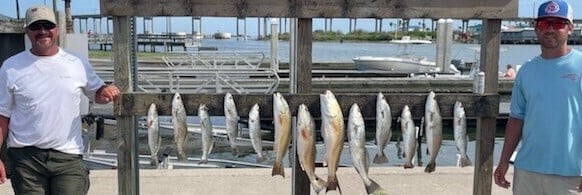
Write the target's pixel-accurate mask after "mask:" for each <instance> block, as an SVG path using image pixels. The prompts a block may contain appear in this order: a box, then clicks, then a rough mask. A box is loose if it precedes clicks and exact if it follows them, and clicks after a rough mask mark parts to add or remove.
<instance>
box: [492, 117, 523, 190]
mask: <svg viewBox="0 0 582 195" xmlns="http://www.w3.org/2000/svg"><path fill="white" fill-rule="evenodd" d="M522 128H523V120H521V119H518V118H514V117H509V120H508V121H507V126H506V127H505V138H504V143H503V149H502V150H501V157H500V158H499V163H497V168H496V169H495V172H494V174H493V177H494V180H495V184H497V185H498V186H500V187H503V188H509V186H510V185H511V183H510V182H509V181H507V180H506V179H505V174H506V173H507V169H508V168H509V159H510V158H511V155H512V154H513V151H515V148H516V147H517V144H519V140H521V133H522Z"/></svg>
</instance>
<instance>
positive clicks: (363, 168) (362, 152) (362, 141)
mask: <svg viewBox="0 0 582 195" xmlns="http://www.w3.org/2000/svg"><path fill="white" fill-rule="evenodd" d="M347 131H348V140H349V142H350V154H351V156H352V164H353V165H354V168H355V169H356V171H357V172H358V174H359V175H360V177H361V178H362V181H363V182H364V186H366V193H367V194H387V193H386V191H385V190H384V189H382V187H380V185H379V184H378V183H376V181H374V180H372V179H371V178H370V176H369V175H368V170H369V168H370V159H369V156H368V150H366V125H365V124H364V118H363V117H362V113H361V111H360V107H359V106H358V104H353V105H352V107H351V108H350V115H349V118H348V129H347Z"/></svg>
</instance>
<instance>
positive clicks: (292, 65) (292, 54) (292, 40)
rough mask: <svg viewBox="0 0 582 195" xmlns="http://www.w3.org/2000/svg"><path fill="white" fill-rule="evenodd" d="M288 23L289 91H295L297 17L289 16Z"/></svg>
mask: <svg viewBox="0 0 582 195" xmlns="http://www.w3.org/2000/svg"><path fill="white" fill-rule="evenodd" d="M289 25H290V27H289V29H290V30H289V93H297V18H290V19H289Z"/></svg>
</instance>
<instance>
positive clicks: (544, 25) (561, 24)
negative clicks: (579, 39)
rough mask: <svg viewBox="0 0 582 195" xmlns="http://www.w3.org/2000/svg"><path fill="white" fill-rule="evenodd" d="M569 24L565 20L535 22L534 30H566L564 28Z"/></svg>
mask: <svg viewBox="0 0 582 195" xmlns="http://www.w3.org/2000/svg"><path fill="white" fill-rule="evenodd" d="M569 24H570V22H568V21H565V20H553V21H548V20H539V21H537V22H536V28H538V29H539V30H546V29H548V28H550V26H551V27H552V28H554V30H560V29H563V28H566V26H567V25H569Z"/></svg>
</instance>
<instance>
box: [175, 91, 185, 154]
mask: <svg viewBox="0 0 582 195" xmlns="http://www.w3.org/2000/svg"><path fill="white" fill-rule="evenodd" d="M172 124H173V125H174V142H175V143H176V151H177V152H178V160H180V161H184V160H186V152H184V145H186V142H187V141H188V125H187V123H186V109H185V108H184V103H183V102H182V97H181V96H180V93H178V92H176V93H175V94H174V99H173V100H172Z"/></svg>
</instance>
